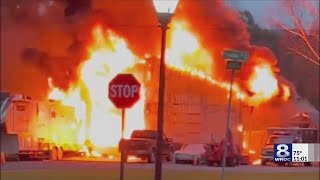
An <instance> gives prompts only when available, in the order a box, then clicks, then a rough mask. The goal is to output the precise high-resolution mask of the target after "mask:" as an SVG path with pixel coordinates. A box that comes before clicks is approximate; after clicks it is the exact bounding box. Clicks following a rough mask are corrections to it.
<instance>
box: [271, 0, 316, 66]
mask: <svg viewBox="0 0 320 180" xmlns="http://www.w3.org/2000/svg"><path fill="white" fill-rule="evenodd" d="M277 11H278V12H281V13H283V14H282V15H280V17H281V18H277V21H276V25H277V26H278V27H280V28H281V29H283V30H284V35H283V37H284V41H285V43H283V46H284V48H285V49H286V50H288V53H293V54H296V55H298V56H301V57H303V59H306V60H309V61H310V62H312V63H314V64H316V65H320V55H319V43H320V36H319V1H317V0H314V1H313V0H285V1H279V4H278V6H277ZM279 19H281V20H279Z"/></svg>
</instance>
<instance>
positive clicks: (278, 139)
mask: <svg viewBox="0 0 320 180" xmlns="http://www.w3.org/2000/svg"><path fill="white" fill-rule="evenodd" d="M293 140H294V138H293V137H292V136H271V137H270V138H269V141H268V144H279V143H288V144H290V143H292V142H293Z"/></svg>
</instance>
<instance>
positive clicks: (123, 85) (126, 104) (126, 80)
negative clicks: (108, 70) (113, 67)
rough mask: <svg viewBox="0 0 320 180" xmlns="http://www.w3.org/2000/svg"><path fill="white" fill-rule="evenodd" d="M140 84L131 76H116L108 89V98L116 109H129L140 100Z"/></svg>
mask: <svg viewBox="0 0 320 180" xmlns="http://www.w3.org/2000/svg"><path fill="white" fill-rule="evenodd" d="M140 86H141V85H140V83H139V81H138V80H137V79H136V78H135V77H134V76H133V75H132V74H118V75H117V76H116V77H114V78H113V79H112V80H111V81H110V83H109V87H108V98H109V99H110V101H111V102H112V103H113V104H114V105H115V106H116V107H117V108H122V109H123V108H130V107H132V106H133V105H134V103H136V102H137V101H138V100H139V99H140Z"/></svg>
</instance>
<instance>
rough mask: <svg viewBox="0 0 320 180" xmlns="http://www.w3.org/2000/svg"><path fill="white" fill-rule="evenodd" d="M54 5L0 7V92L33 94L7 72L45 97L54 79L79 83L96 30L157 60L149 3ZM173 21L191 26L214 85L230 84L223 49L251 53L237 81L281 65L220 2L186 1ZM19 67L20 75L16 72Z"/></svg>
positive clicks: (70, 1) (72, 0)
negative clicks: (262, 66)
mask: <svg viewBox="0 0 320 180" xmlns="http://www.w3.org/2000/svg"><path fill="white" fill-rule="evenodd" d="M3 2H5V3H3ZM53 2H54V3H53V4H52V5H48V1H44V0H43V1H41V0H28V1H27V2H26V1H22V0H21V1H11V0H4V1H1V23H2V25H1V36H2V37H4V38H2V37H1V43H2V44H6V46H1V51H2V52H4V53H2V54H1V70H3V69H7V70H5V72H2V74H1V80H4V81H2V84H1V89H8V90H10V89H14V90H16V89H21V90H22V91H24V89H28V88H29V87H22V85H20V84H23V81H22V80H20V79H19V78H18V77H17V76H21V74H19V73H13V71H9V70H8V69H11V70H12V69H16V71H15V72H24V73H25V74H24V77H25V78H30V79H33V80H34V79H37V80H34V81H33V82H36V84H35V85H34V86H37V85H39V87H41V88H35V89H36V90H35V92H36V93H34V94H39V92H38V91H39V89H44V91H45V92H44V93H46V91H47V82H46V81H47V79H48V77H52V79H53V83H54V85H56V86H58V87H59V88H61V89H68V87H69V86H70V85H71V84H72V83H73V82H76V81H77V80H78V77H79V74H78V68H79V65H80V64H81V62H82V61H83V60H84V59H86V56H87V54H86V49H85V48H86V47H85V45H87V44H88V42H90V41H92V40H91V30H92V27H93V26H94V25H96V24H101V25H104V26H105V27H107V28H109V29H112V30H113V31H114V32H116V33H117V34H118V35H119V36H121V37H124V38H125V39H126V41H127V45H128V47H129V48H130V49H131V50H132V51H133V52H134V53H135V54H136V55H137V56H140V57H143V56H144V55H145V54H146V53H149V54H151V55H158V54H159V51H160V29H159V28H158V26H157V25H158V22H157V18H156V15H155V12H154V7H153V6H152V1H150V0H139V1H133V0H121V1H115V0H91V1H90V0H81V1H77V0H55V1H53ZM39 3H40V4H41V3H44V4H46V10H45V11H44V13H43V12H42V14H39V8H38V7H39ZM3 4H4V5H3ZM17 6H19V8H17ZM175 20H185V21H187V22H189V27H190V28H191V30H192V31H193V32H194V33H195V34H196V35H197V37H198V38H199V40H200V42H201V43H202V45H203V47H204V48H206V49H207V50H208V51H209V52H210V53H211V55H212V57H213V59H214V64H215V66H214V67H213V68H214V71H213V72H215V73H216V74H214V76H215V77H214V78H215V79H218V80H225V81H226V80H228V78H229V76H228V75H229V74H228V71H226V70H225V65H226V64H225V61H224V60H223V59H222V57H221V52H222V50H223V49H225V48H231V49H237V50H244V51H248V52H249V53H250V59H249V60H248V62H247V63H246V64H245V65H244V66H243V68H242V70H241V72H239V75H238V76H237V77H239V78H238V81H241V82H245V80H246V79H248V75H249V74H251V72H252V67H253V66H254V65H256V64H259V63H264V62H263V61H268V63H270V64H272V65H276V62H277V60H276V58H275V57H274V56H273V55H272V53H271V52H270V51H269V50H268V49H266V48H260V47H255V46H252V45H250V44H249V39H250V37H249V34H248V32H247V31H246V27H245V24H244V23H243V22H242V21H241V18H240V15H239V14H238V12H236V11H235V10H233V9H231V8H229V7H227V6H226V5H225V3H224V2H223V1H221V0H182V1H180V3H179V5H178V8H177V11H176V14H175V15H174V17H173V21H175ZM16 40H19V42H17V41H16ZM181 43H183V42H181ZM17 54H18V55H17ZM257 57H268V58H265V59H264V60H262V59H259V58H257ZM269 57H270V58H269ZM119 61H121V60H119ZM119 63H120V62H119ZM18 64H19V65H18ZM20 67H21V68H22V69H17V68H20ZM28 69H33V70H32V71H29V70H28ZM34 71H35V72H34ZM39 74H41V75H40V76H39ZM4 77H6V78H4ZM8 81H10V82H14V83H8ZM243 86H245V84H243ZM17 87H19V88H17ZM43 87H46V88H43ZM26 91H28V90H26Z"/></svg>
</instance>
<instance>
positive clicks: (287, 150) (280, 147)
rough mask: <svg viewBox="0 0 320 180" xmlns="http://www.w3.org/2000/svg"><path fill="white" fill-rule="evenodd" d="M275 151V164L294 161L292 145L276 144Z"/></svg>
mask: <svg viewBox="0 0 320 180" xmlns="http://www.w3.org/2000/svg"><path fill="white" fill-rule="evenodd" d="M273 150H274V151H273V160H274V162H291V161H292V144H274V147H273Z"/></svg>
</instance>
